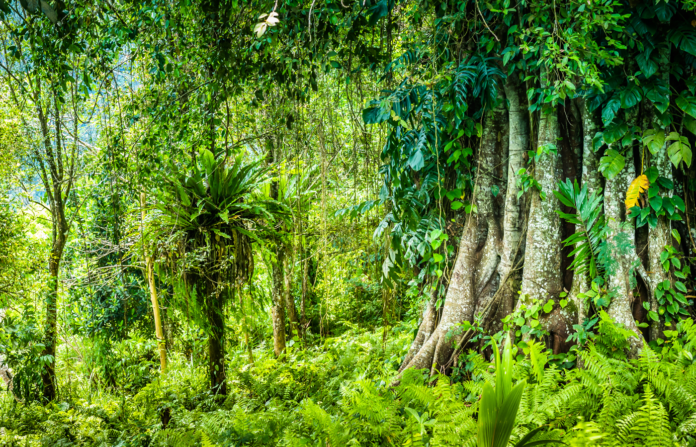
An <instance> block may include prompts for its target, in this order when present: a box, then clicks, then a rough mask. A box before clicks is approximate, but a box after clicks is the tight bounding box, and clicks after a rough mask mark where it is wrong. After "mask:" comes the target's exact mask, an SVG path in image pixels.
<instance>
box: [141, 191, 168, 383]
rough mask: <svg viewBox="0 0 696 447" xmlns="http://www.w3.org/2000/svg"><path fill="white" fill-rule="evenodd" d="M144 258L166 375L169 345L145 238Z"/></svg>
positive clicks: (161, 367) (143, 208) (143, 214)
mask: <svg viewBox="0 0 696 447" xmlns="http://www.w3.org/2000/svg"><path fill="white" fill-rule="evenodd" d="M145 205H146V202H145V193H144V192H142V193H140V213H141V214H140V215H141V225H143V226H144V225H145V215H146V211H145ZM142 231H143V233H144V231H145V230H144V228H143V230H142ZM142 242H143V257H144V258H145V271H146V275H147V284H148V286H149V288H150V301H151V302H152V314H153V316H154V320H155V336H156V337H157V346H158V347H159V355H160V371H161V372H162V373H165V372H166V371H167V345H166V343H165V339H164V333H163V331H162V320H161V318H160V308H159V302H158V300H157V286H156V284H155V272H154V266H153V260H152V256H150V255H149V254H148V253H147V249H146V247H145V239H144V238H143V241H142Z"/></svg>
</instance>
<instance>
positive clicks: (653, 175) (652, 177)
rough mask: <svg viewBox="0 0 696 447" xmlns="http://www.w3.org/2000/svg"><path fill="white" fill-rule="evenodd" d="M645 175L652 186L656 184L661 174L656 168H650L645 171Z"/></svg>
mask: <svg viewBox="0 0 696 447" xmlns="http://www.w3.org/2000/svg"><path fill="white" fill-rule="evenodd" d="M644 174H645V176H646V177H647V178H648V181H649V182H650V184H651V185H652V184H653V183H655V181H656V180H657V178H658V177H659V176H660V172H659V171H658V170H657V168H656V167H655V166H650V167H649V168H648V169H646V170H645V173H644Z"/></svg>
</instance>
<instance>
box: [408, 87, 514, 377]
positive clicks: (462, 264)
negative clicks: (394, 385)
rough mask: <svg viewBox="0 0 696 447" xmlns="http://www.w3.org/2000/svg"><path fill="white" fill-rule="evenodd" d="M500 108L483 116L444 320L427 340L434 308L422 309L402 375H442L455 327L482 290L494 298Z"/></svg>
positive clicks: (502, 128) (454, 339)
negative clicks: (414, 372)
mask: <svg viewBox="0 0 696 447" xmlns="http://www.w3.org/2000/svg"><path fill="white" fill-rule="evenodd" d="M503 104H504V101H503V100H502V98H500V100H499V101H498V106H497V107H496V108H495V109H493V110H491V111H489V112H488V113H487V114H486V120H485V127H484V133H483V135H482V137H481V144H480V149H479V154H478V155H479V157H478V159H479V167H478V170H477V176H476V187H475V190H474V194H473V197H472V204H474V205H475V206H476V208H477V211H472V213H471V214H469V215H468V217H467V219H466V223H465V229H464V232H463V235H462V238H461V241H460V245H459V251H458V254H457V259H456V261H455V265H454V269H453V271H452V277H451V278H450V281H449V287H448V288H447V294H446V296H445V304H444V307H443V309H442V316H441V318H440V321H439V323H438V324H437V327H436V328H435V329H434V330H433V331H432V333H430V336H429V337H427V338H426V335H427V334H428V333H429V332H431V331H430V328H429V326H430V325H432V324H433V323H432V315H433V313H432V309H431V310H430V311H429V310H428V309H426V315H425V317H427V318H424V320H423V323H422V324H421V326H422V330H421V329H419V333H421V332H422V336H418V335H417V336H416V340H415V344H416V345H418V344H421V343H422V346H420V348H418V349H417V352H416V348H417V346H414V347H412V348H411V351H412V352H410V353H409V355H407V357H406V361H404V363H403V364H402V366H401V368H400V370H401V371H403V370H405V369H408V368H416V369H421V368H431V374H434V373H435V372H436V371H442V372H444V371H445V370H446V369H447V367H448V366H449V365H451V364H452V354H453V353H454V344H455V342H457V341H461V334H458V333H457V331H456V330H453V329H455V328H456V326H457V325H458V324H461V323H463V322H464V321H469V322H473V320H474V312H475V310H476V307H477V300H478V297H479V296H482V295H483V292H484V291H485V292H486V296H487V297H488V298H490V297H491V296H493V294H491V292H490V291H491V290H495V289H494V287H496V286H497V285H491V282H492V281H493V280H494V277H495V272H496V270H497V268H498V264H499V262H500V250H501V239H502V234H501V233H502V232H501V228H500V223H499V216H498V210H497V208H498V203H497V200H496V196H495V193H494V192H493V186H497V187H498V188H499V189H500V187H499V186H498V185H497V182H498V179H499V178H502V175H496V169H498V168H500V166H501V162H502V160H500V155H501V154H503V152H504V150H503V147H502V146H503V145H506V144H507V141H503V140H504V139H503V135H506V131H507V129H506V128H505V127H506V125H507V121H506V119H505V118H506V115H507V114H506V111H505V109H504V107H503ZM479 247H481V248H480V249H479ZM413 352H416V353H415V354H414V353H413Z"/></svg>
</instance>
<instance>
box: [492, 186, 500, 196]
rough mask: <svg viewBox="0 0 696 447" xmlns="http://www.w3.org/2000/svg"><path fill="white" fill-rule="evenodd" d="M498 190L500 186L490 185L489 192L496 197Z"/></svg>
mask: <svg viewBox="0 0 696 447" xmlns="http://www.w3.org/2000/svg"><path fill="white" fill-rule="evenodd" d="M499 192H500V188H499V187H498V185H493V186H491V194H493V197H498V193H499Z"/></svg>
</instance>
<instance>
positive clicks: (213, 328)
mask: <svg viewBox="0 0 696 447" xmlns="http://www.w3.org/2000/svg"><path fill="white" fill-rule="evenodd" d="M206 281H208V282H209V280H206ZM207 285H208V287H207V289H208V290H207V291H208V292H209V293H207V295H206V305H207V310H208V320H209V323H210V331H209V333H208V359H209V367H208V370H209V377H210V387H211V389H212V390H213V391H214V392H215V393H216V394H218V395H221V396H226V395H227V376H226V374H225V319H224V312H223V307H222V300H221V299H220V297H218V296H216V295H215V294H214V293H210V292H212V290H214V285H213V284H211V283H209V284H207Z"/></svg>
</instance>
